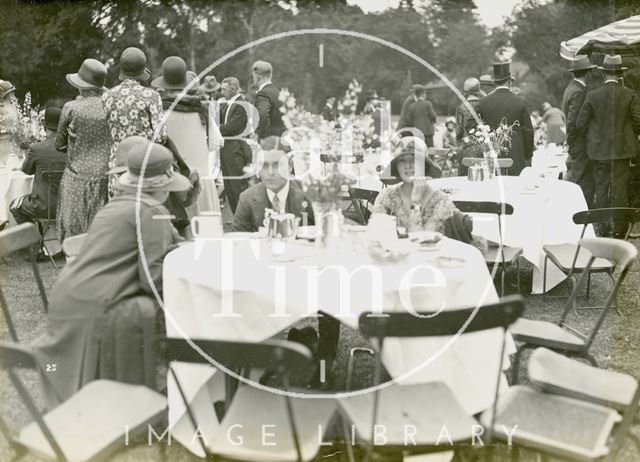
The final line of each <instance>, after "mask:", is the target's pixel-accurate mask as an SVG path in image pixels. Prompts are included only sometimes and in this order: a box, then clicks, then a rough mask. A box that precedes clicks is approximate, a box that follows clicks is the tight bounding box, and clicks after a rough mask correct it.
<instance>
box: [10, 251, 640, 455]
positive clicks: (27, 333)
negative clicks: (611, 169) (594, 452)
mask: <svg viewBox="0 0 640 462" xmlns="http://www.w3.org/2000/svg"><path fill="white" fill-rule="evenodd" d="M632 242H633V243H634V244H635V245H636V246H637V245H638V244H639V242H638V241H632ZM39 266H40V270H41V273H42V275H43V278H44V282H45V286H46V287H47V288H48V289H50V288H51V286H52V285H53V283H54V280H55V278H56V274H57V272H58V271H56V270H54V269H53V267H52V266H51V265H50V264H49V263H48V262H42V263H40V264H39ZM521 267H522V274H521V281H522V288H521V290H522V293H523V294H528V293H530V289H531V287H530V281H531V271H532V267H531V265H529V264H526V263H525V264H524V265H521ZM639 271H640V268H639V267H638V265H637V264H635V265H634V267H633V268H632V270H631V272H630V273H629V275H628V277H627V280H626V282H625V283H624V285H623V286H622V288H621V291H620V294H619V297H618V303H619V306H620V309H621V311H622V313H623V315H622V316H620V315H617V314H616V313H615V312H613V311H612V312H611V313H610V314H609V315H608V316H607V318H606V320H605V323H604V325H603V327H602V329H601V332H600V334H599V335H598V336H597V338H596V341H595V344H594V346H593V347H592V350H591V351H592V353H593V354H594V356H595V357H596V359H597V361H598V363H599V364H600V366H601V367H605V368H609V369H614V370H618V371H623V372H626V373H629V374H631V375H633V376H634V377H636V378H640V354H638V351H639V348H640V347H639V344H640V342H639V335H640V318H639V317H638V314H637V309H638V307H639V306H640V291H639V290H638V287H640V272H639ZM0 277H1V278H2V279H3V280H2V290H3V292H4V294H5V296H6V298H7V302H8V303H9V306H10V308H11V312H12V314H13V319H14V322H15V324H16V329H17V331H18V335H19V336H20V339H21V342H23V343H29V342H31V341H32V340H34V339H35V338H37V337H38V336H39V335H40V334H41V333H42V332H43V330H44V327H45V316H44V313H43V309H42V305H41V302H40V299H39V297H38V292H37V288H36V286H35V281H33V278H32V275H31V271H30V267H29V265H28V263H27V261H26V259H25V255H24V254H21V253H18V254H15V255H12V256H10V257H8V258H6V259H5V260H0ZM507 282H508V284H509V287H510V289H511V291H512V292H513V291H514V290H515V287H514V286H513V284H514V283H515V273H514V272H511V274H509V276H508V278H507ZM608 287H609V280H608V277H607V276H606V275H595V276H594V277H593V285H592V299H591V304H595V303H597V302H601V301H603V300H604V294H605V291H606V290H607V289H608ZM569 289H570V285H569V284H568V283H563V284H561V285H560V286H559V287H557V288H555V289H554V290H553V291H552V292H551V295H564V294H568V292H569ZM562 303H563V300H561V299H557V298H543V297H541V296H533V295H528V296H527V311H526V317H527V318H530V319H549V320H553V319H555V318H556V317H557V316H558V314H559V311H560V310H561V307H562ZM594 319H595V312H593V311H583V312H580V314H574V315H573V317H572V319H571V320H572V322H573V325H574V326H575V327H577V329H578V330H580V331H583V332H585V331H587V329H588V326H590V325H591V324H592V322H593V321H594ZM304 322H305V321H302V323H304ZM0 326H1V327H2V331H1V332H0V335H2V338H3V339H8V334H7V332H6V328H5V325H4V322H3V321H0ZM365 344H366V341H365V340H364V338H362V337H361V336H360V335H359V334H358V333H357V332H356V331H354V330H352V329H348V328H345V327H343V329H342V341H341V347H340V351H339V354H338V358H337V360H336V367H335V372H336V380H335V386H336V388H337V389H342V388H343V387H344V379H345V374H344V371H345V368H346V361H347V357H348V354H349V350H350V348H351V347H353V346H356V345H365ZM366 361H367V360H366V359H365V360H363V361H362V362H360V363H359V367H358V370H359V372H358V373H357V374H356V377H355V383H354V385H355V386H356V387H358V386H364V385H366V384H367V383H369V381H370V380H371V375H370V373H369V372H368V370H370V368H369V367H368V363H367V362H366ZM525 361H526V358H523V363H522V364H523V367H521V370H522V371H524V370H525V369H526V367H524V365H525ZM25 377H26V378H27V381H28V386H29V387H30V389H31V390H32V391H33V392H34V394H36V395H39V394H40V390H39V387H38V384H37V378H36V377H35V376H28V375H27V376H25ZM523 380H524V381H526V378H524V376H523V379H522V380H521V381H523ZM0 384H1V385H0V393H2V401H1V406H2V411H1V415H2V418H3V420H4V421H5V422H7V423H8V424H9V426H10V427H11V428H12V429H14V430H16V429H19V428H20V427H21V426H23V425H25V424H27V423H28V422H29V421H30V418H29V416H28V413H27V411H26V410H25V409H24V408H23V407H22V405H21V404H20V403H19V400H18V398H17V396H16V394H15V393H14V391H13V389H12V388H11V386H10V384H9V383H8V380H7V378H6V376H5V375H4V374H2V377H0ZM117 405H118V403H114V406H116V407H117ZM550 418H552V417H551V416H550ZM78 437H80V435H78ZM329 449H331V448H329ZM325 452H326V453H325V454H324V457H322V458H321V460H336V461H337V460H347V459H346V455H345V453H344V450H337V449H331V450H327V451H325ZM521 454H522V457H521V460H536V457H535V455H534V454H532V453H529V452H526V451H523V452H522V453H521ZM12 455H13V452H12V450H11V449H10V448H9V447H8V446H7V443H6V441H5V439H4V438H3V437H0V460H2V461H6V460H10V459H11V457H12ZM165 457H166V459H167V460H172V461H187V460H196V458H195V457H191V456H190V453H189V452H188V451H187V450H186V449H184V448H183V447H182V446H180V445H179V444H178V443H176V442H174V443H173V445H172V446H171V447H169V448H167V447H162V446H161V445H158V444H156V445H155V446H152V447H147V446H144V445H142V446H135V447H131V448H128V449H126V450H123V451H120V452H119V453H118V454H117V455H116V456H114V457H113V459H112V460H118V461H134V460H135V461H137V460H161V459H163V458H165ZM508 457H509V455H508V454H507V453H506V451H500V450H499V451H497V452H496V455H495V459H496V460H509V459H508ZM22 460H37V459H34V458H33V456H31V455H26V456H24V457H23V458H22ZM619 460H622V461H629V462H631V461H635V460H640V454H638V453H637V452H634V449H633V446H632V445H630V444H628V445H626V447H625V449H624V451H623V453H622V454H621V456H620V459H619Z"/></svg>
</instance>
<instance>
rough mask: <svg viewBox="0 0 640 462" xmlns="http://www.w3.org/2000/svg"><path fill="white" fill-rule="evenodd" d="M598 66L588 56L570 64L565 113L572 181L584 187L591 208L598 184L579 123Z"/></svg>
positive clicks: (564, 102)
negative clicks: (589, 81)
mask: <svg viewBox="0 0 640 462" xmlns="http://www.w3.org/2000/svg"><path fill="white" fill-rule="evenodd" d="M594 67H596V66H595V65H593V64H591V61H589V57H588V56H586V55H578V56H576V57H575V59H573V61H571V65H570V66H569V72H571V73H572V74H573V80H572V81H571V82H570V83H569V85H568V86H567V88H566V89H565V90H564V95H563V96H562V112H564V114H565V119H566V132H567V145H568V146H569V156H570V158H571V160H570V165H569V180H570V181H572V182H574V183H576V184H577V185H578V186H580V188H581V189H582V192H583V194H584V198H585V200H586V201H587V206H588V207H589V208H591V206H592V205H593V195H594V191H595V183H594V181H593V170H592V165H591V161H590V160H589V156H587V140H586V137H585V134H584V132H579V131H578V129H577V127H576V122H577V120H578V114H579V113H580V109H581V108H582V104H583V103H584V98H585V96H587V76H588V75H589V73H590V72H591V69H593V68H594Z"/></svg>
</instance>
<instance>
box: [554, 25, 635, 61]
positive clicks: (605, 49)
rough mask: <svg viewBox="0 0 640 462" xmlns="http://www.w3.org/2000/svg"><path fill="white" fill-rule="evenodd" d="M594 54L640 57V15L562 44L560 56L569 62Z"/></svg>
mask: <svg viewBox="0 0 640 462" xmlns="http://www.w3.org/2000/svg"><path fill="white" fill-rule="evenodd" d="M593 52H596V53H608V54H622V55H626V56H640V15H638V16H631V17H629V18H626V19H622V20H620V21H616V22H612V23H611V24H608V25H606V26H604V27H600V28H599V29H596V30H592V31H591V32H587V33H586V34H583V35H581V36H579V37H576V38H572V39H571V40H567V41H566V42H562V43H561V44H560V56H562V57H563V58H564V59H568V60H570V59H573V57H575V56H576V55H578V54H591V53H593Z"/></svg>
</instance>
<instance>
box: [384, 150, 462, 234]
mask: <svg viewBox="0 0 640 462" xmlns="http://www.w3.org/2000/svg"><path fill="white" fill-rule="evenodd" d="M424 152H426V147H425V150H423V151H422V152H420V149H416V144H415V142H410V143H408V144H407V145H406V146H405V147H403V148H402V149H401V150H399V151H398V152H397V154H396V156H395V157H394V158H393V160H392V161H391V163H390V165H389V166H388V167H387V170H386V171H385V172H384V173H383V175H382V179H383V181H384V182H386V183H387V184H389V183H397V184H393V185H392V186H389V187H388V188H384V189H383V190H382V191H381V192H380V194H379V195H378V197H377V199H376V202H375V205H374V207H373V212H374V213H386V214H388V215H393V216H395V217H396V218H397V225H398V226H402V227H405V228H406V229H407V231H408V232H412V231H438V232H441V233H442V232H444V224H445V221H446V220H447V219H449V218H451V217H452V216H453V215H454V213H455V212H456V211H457V209H456V207H455V205H453V202H451V199H449V196H447V195H446V194H445V193H443V192H442V191H440V190H438V189H434V188H433V187H431V186H430V185H429V183H428V182H427V180H429V179H431V178H439V177H440V176H441V175H442V172H441V171H440V169H439V168H438V167H437V166H436V165H435V164H434V163H433V162H431V161H430V160H429V159H428V158H427V157H426V156H425V155H424ZM416 158H417V159H418V161H417V162H416ZM421 163H424V166H425V168H424V172H419V171H418V172H417V171H416V164H417V165H418V167H421V165H420V164H421ZM398 180H399V182H398Z"/></svg>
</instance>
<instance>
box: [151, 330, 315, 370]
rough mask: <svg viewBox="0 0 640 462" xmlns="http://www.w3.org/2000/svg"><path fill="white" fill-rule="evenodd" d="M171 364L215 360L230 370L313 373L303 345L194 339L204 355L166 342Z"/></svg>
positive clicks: (175, 342) (183, 342) (186, 345)
mask: <svg viewBox="0 0 640 462" xmlns="http://www.w3.org/2000/svg"><path fill="white" fill-rule="evenodd" d="M161 342H162V343H163V344H165V345H166V347H167V359H168V360H169V361H179V362H189V363H200V364H210V361H209V359H208V358H207V357H206V356H209V357H210V358H211V359H213V360H214V361H216V362H217V363H219V364H221V365H222V366H224V367H225V368H227V369H232V370H235V369H254V368H259V369H267V370H271V371H285V370H286V371H294V370H295V371H304V370H309V371H311V370H312V369H313V357H312V355H311V352H310V351H309V349H308V348H307V347H305V346H303V345H301V344H299V343H295V342H288V341H285V340H267V341H265V342H262V343H251V342H232V341H220V340H201V339H192V340H191V342H192V343H193V344H194V345H196V347H197V348H198V349H199V350H200V351H201V352H202V353H204V355H206V356H204V355H203V354H201V353H200V351H198V350H197V349H196V348H193V347H192V346H191V345H190V344H189V342H187V340H185V339H182V338H165V339H162V340H161Z"/></svg>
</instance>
